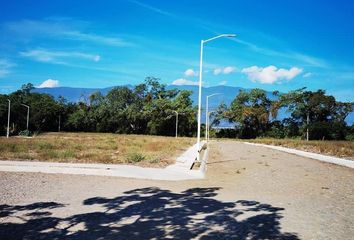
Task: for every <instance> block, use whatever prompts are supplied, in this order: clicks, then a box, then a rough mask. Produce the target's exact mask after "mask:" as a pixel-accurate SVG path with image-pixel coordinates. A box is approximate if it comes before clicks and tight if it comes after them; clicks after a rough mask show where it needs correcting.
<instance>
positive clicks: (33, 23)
mask: <svg viewBox="0 0 354 240" xmlns="http://www.w3.org/2000/svg"><path fill="white" fill-rule="evenodd" d="M85 25H86V24H81V23H80V22H79V23H76V20H73V19H58V18H49V19H44V20H22V21H16V22H7V23H5V24H4V28H5V29H6V30H7V31H9V32H10V33H14V34H17V35H20V36H23V37H25V38H48V37H50V38H53V37H55V38H62V39H68V40H73V41H88V42H93V43H98V44H104V45H110V46H116V47H124V46H133V45H134V44H133V43H130V42H127V41H124V40H122V39H121V38H119V37H112V36H103V35H98V34H95V33H91V32H88V30H87V29H86V28H87V27H86V26H85Z"/></svg>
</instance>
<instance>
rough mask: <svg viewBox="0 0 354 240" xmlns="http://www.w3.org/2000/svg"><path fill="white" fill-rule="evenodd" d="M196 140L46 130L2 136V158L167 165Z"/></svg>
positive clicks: (0, 139) (0, 148) (0, 157)
mask: <svg viewBox="0 0 354 240" xmlns="http://www.w3.org/2000/svg"><path fill="white" fill-rule="evenodd" d="M194 141H195V140H194V139H193V138H178V139H176V138H174V137H162V136H146V135H119V134H109V133H46V134H41V135H38V136H35V137H33V138H22V137H12V138H9V139H6V138H0V159H1V160H35V161H38V160H39V161H51V162H71V163H110V164H134V165H139V166H155V167H164V166H167V165H169V164H171V163H174V159H175V158H176V157H177V156H178V155H179V154H181V153H182V152H183V151H184V150H186V149H187V148H188V147H190V146H191V145H192V144H193V142H194Z"/></svg>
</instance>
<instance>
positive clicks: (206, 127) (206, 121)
mask: <svg viewBox="0 0 354 240" xmlns="http://www.w3.org/2000/svg"><path fill="white" fill-rule="evenodd" d="M220 94H221V93H213V94H211V95H208V96H207V97H206V112H205V140H207V141H208V134H209V132H208V126H209V117H208V111H209V98H210V97H213V96H216V95H220Z"/></svg>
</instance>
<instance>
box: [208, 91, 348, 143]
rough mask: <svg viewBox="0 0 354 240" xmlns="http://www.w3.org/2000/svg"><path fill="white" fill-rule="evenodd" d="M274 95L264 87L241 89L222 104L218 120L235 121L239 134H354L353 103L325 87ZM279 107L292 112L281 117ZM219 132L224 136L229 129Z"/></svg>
mask: <svg viewBox="0 0 354 240" xmlns="http://www.w3.org/2000/svg"><path fill="white" fill-rule="evenodd" d="M272 98H273V99H275V100H271V99H270V97H269V96H267V93H266V92H265V91H264V90H261V89H252V90H251V91H241V92H240V93H239V94H238V95H237V96H236V98H235V99H234V101H233V102H232V103H231V105H230V107H227V106H225V104H221V105H220V106H219V109H218V111H217V114H216V115H215V121H214V123H218V122H219V121H220V120H221V119H228V120H229V121H230V122H232V123H235V126H236V127H235V129H233V130H230V132H233V134H234V136H236V137H239V138H255V137H274V138H285V137H287V138H294V137H301V138H305V135H306V132H307V129H308V131H309V138H310V139H323V140H332V139H335V140H342V139H346V138H347V139H348V140H349V139H351V138H352V136H353V135H352V131H353V127H349V126H347V123H346V122H345V118H346V117H347V116H348V114H349V113H351V112H352V111H353V106H354V104H353V103H342V102H337V101H336V100H335V98H334V97H333V96H328V95H326V94H325V91H323V90H318V91H316V92H312V91H306V89H305V88H303V89H299V90H296V91H291V92H289V93H286V94H279V92H274V93H273V96H272ZM279 111H283V112H285V113H287V115H289V114H290V115H289V116H288V117H286V118H284V119H282V120H281V121H280V120H278V119H277V116H278V113H279ZM226 132H227V131H226ZM215 134H216V136H222V135H223V134H225V130H224V131H220V132H218V133H215ZM226 134H230V133H226Z"/></svg>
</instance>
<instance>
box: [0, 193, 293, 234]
mask: <svg viewBox="0 0 354 240" xmlns="http://www.w3.org/2000/svg"><path fill="white" fill-rule="evenodd" d="M217 190H219V188H191V189H188V190H186V191H183V192H181V193H174V192H171V191H169V190H163V189H159V188H154V187H150V188H142V189H135V190H131V191H127V192H125V193H124V194H123V195H122V196H118V197H115V198H102V197H95V198H89V199H86V200H84V201H83V205H87V206H92V208H93V209H100V211H94V212H90V213H83V214H76V215H72V216H69V217H66V218H58V217H54V216H53V212H52V211H53V209H56V208H63V207H65V205H63V204H59V203H54V202H47V203H34V204H30V205H25V206H19V205H15V206H9V205H0V216H1V218H3V220H0V239H139V240H140V239H191V238H198V239H291V240H293V239H298V237H297V235H296V234H294V233H283V232H281V228H280V219H281V218H282V216H281V213H280V212H281V211H282V210H284V209H283V208H278V207H274V206H271V205H269V204H264V203H260V202H256V201H248V200H239V201H236V202H222V201H219V200H216V199H214V198H213V197H215V196H216V195H217V193H216V191H217ZM102 209H103V210H102Z"/></svg>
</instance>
